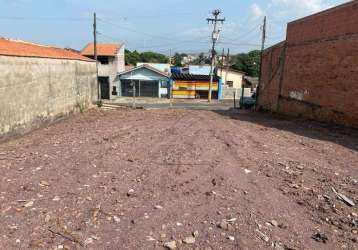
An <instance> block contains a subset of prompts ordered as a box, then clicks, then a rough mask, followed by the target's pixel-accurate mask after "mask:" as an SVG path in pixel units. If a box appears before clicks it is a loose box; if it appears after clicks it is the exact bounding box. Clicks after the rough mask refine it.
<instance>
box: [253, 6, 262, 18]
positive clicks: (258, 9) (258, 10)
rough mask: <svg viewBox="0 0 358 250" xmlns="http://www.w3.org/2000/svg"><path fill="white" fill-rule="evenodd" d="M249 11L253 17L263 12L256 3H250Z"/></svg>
mask: <svg viewBox="0 0 358 250" xmlns="http://www.w3.org/2000/svg"><path fill="white" fill-rule="evenodd" d="M251 12H252V14H253V15H254V16H255V17H261V16H263V14H264V12H263V10H262V9H261V7H260V6H259V5H258V4H257V3H254V4H252V5H251Z"/></svg>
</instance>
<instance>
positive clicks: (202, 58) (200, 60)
mask: <svg viewBox="0 0 358 250" xmlns="http://www.w3.org/2000/svg"><path fill="white" fill-rule="evenodd" d="M192 64H197V65H202V64H211V60H210V58H208V57H205V54H204V53H200V54H199V56H198V58H196V59H195V60H194V61H193V62H192Z"/></svg>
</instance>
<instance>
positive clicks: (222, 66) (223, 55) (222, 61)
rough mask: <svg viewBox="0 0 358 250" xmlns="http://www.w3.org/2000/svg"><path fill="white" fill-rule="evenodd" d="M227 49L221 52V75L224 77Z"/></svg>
mask: <svg viewBox="0 0 358 250" xmlns="http://www.w3.org/2000/svg"><path fill="white" fill-rule="evenodd" d="M224 60H225V49H224V48H223V52H222V53H221V69H220V76H221V78H222V77H223V68H224V66H225V62H224Z"/></svg>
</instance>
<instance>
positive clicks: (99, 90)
mask: <svg viewBox="0 0 358 250" xmlns="http://www.w3.org/2000/svg"><path fill="white" fill-rule="evenodd" d="M93 54H94V60H96V77H97V95H98V96H97V97H98V101H100V100H101V86H100V82H99V81H98V57H97V17H96V12H95V13H93Z"/></svg>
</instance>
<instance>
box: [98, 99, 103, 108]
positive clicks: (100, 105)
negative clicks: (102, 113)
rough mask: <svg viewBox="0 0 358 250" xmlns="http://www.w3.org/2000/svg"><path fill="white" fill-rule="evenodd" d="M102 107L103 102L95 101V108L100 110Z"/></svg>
mask: <svg viewBox="0 0 358 250" xmlns="http://www.w3.org/2000/svg"><path fill="white" fill-rule="evenodd" d="M102 106H103V101H102V100H98V101H97V107H99V108H102Z"/></svg>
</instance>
